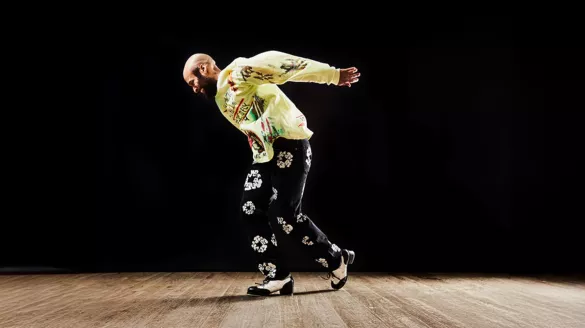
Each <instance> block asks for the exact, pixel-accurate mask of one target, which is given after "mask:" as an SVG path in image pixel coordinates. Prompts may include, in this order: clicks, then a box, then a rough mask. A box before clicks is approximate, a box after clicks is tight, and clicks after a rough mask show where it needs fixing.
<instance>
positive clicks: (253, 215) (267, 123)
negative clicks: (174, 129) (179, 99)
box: [183, 51, 360, 295]
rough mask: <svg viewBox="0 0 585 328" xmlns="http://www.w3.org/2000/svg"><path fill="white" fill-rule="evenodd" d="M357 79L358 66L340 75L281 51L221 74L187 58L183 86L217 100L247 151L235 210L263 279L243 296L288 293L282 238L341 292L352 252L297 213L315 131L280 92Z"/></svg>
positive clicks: (242, 61) (200, 57) (240, 61)
mask: <svg viewBox="0 0 585 328" xmlns="http://www.w3.org/2000/svg"><path fill="white" fill-rule="evenodd" d="M359 76H360V74H359V73H358V70H357V69H356V68H355V67H352V68H346V69H337V68H335V67H332V66H329V65H327V64H324V63H320V62H317V61H314V60H310V59H307V58H302V57H298V56H293V55H290V54H286V53H282V52H278V51H268V52H264V53H261V54H259V55H257V56H254V57H251V58H237V59H235V60H234V61H233V62H232V63H230V64H229V65H228V66H227V67H225V68H224V69H220V68H219V67H218V66H217V65H216V64H215V61H214V60H213V59H212V58H211V57H210V56H208V55H206V54H195V55H192V56H191V57H190V58H189V59H188V60H187V62H186V63H185V67H184V70H183V78H184V80H185V82H186V83H187V84H188V85H189V86H190V87H191V88H192V89H193V91H194V92H195V93H196V94H198V95H203V96H204V97H206V98H207V99H209V100H213V101H215V103H216V104H217V106H218V107H219V109H220V111H221V113H222V114H223V115H224V116H225V118H226V119H227V120H228V121H229V122H230V123H231V124H233V125H234V127H236V128H237V129H238V130H240V131H241V132H242V133H244V134H245V135H246V136H247V138H248V142H249V144H250V148H251V150H252V158H253V162H252V164H251V167H250V171H249V173H248V176H247V177H246V181H245V183H244V191H243V195H242V200H241V204H240V211H241V215H242V217H243V220H244V222H245V227H246V230H247V236H248V239H249V242H250V247H251V249H252V250H253V251H254V253H255V254H256V261H257V264H258V269H259V270H260V272H262V274H263V275H264V277H265V279H264V281H263V282H262V284H259V286H252V287H249V288H248V294H250V295H270V294H271V293H274V292H276V291H279V292H280V294H281V295H283V294H285V295H291V294H292V293H293V286H294V279H293V277H292V275H291V273H290V271H289V270H288V268H287V264H286V261H285V259H283V258H282V256H279V255H280V254H279V249H278V248H277V245H278V240H283V239H284V238H292V239H291V240H292V241H293V242H298V243H302V244H303V247H306V250H307V252H308V254H309V255H310V257H311V258H312V259H313V260H314V261H316V262H318V263H320V264H321V265H322V266H323V267H324V268H325V269H326V270H327V271H328V273H329V275H328V276H329V277H331V278H332V281H331V286H332V287H333V288H334V289H339V288H342V287H343V286H344V285H345V283H346V281H347V278H348V274H347V267H348V265H349V264H351V263H352V262H353V260H354V257H355V253H354V252H353V251H351V250H347V249H343V250H341V249H340V248H339V247H338V246H337V245H335V244H332V243H331V242H330V241H329V239H328V238H327V236H326V235H325V234H324V233H323V232H322V231H321V230H320V229H319V228H318V227H317V226H316V225H315V224H314V223H313V222H312V221H311V219H309V217H308V216H307V215H306V214H304V213H303V212H302V207H301V202H302V196H303V192H304V188H305V181H306V178H307V174H308V172H309V169H310V166H311V159H312V153H311V147H310V144H309V139H310V137H311V136H312V134H313V132H312V131H311V130H309V128H308V127H307V120H306V118H305V116H304V115H303V113H302V112H301V111H300V110H299V109H298V108H297V107H296V106H295V105H294V104H293V102H292V101H291V100H290V99H288V97H287V96H286V95H285V94H284V93H283V92H282V91H281V89H280V88H279V87H278V85H279V84H283V83H286V82H310V83H320V84H328V85H331V84H333V85H337V86H347V87H350V86H351V85H352V84H353V83H356V82H357V81H358V77H359ZM281 238H282V239H281ZM329 277H328V278H329Z"/></svg>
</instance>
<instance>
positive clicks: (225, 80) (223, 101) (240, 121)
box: [215, 51, 339, 163]
mask: <svg viewBox="0 0 585 328" xmlns="http://www.w3.org/2000/svg"><path fill="white" fill-rule="evenodd" d="M286 82H311V83H320V84H338V83H339V69H337V68H335V67H332V66H329V65H328V64H324V63H320V62H317V61H314V60H310V59H307V58H302V57H298V56H294V55H290V54H286V53H282V52H278V51H267V52H264V53H261V54H259V55H256V56H254V57H251V58H243V57H240V58H237V59H235V60H234V61H233V62H231V63H230V64H229V65H228V66H226V67H225V68H224V69H223V70H222V71H221V72H220V74H219V77H218V81H217V94H216V96H215V102H216V104H217V105H218V107H219V109H220V111H221V113H222V114H223V115H224V117H225V118H226V119H227V120H228V121H229V122H230V123H231V124H233V126H235V127H236V128H237V129H239V130H240V131H241V132H242V133H244V134H245V135H246V136H247V137H248V142H249V144H250V148H251V149H252V157H253V160H254V162H256V163H264V162H268V161H270V160H271V159H272V158H273V156H274V150H273V147H272V145H273V143H274V141H275V140H276V139H277V138H286V139H296V140H298V139H310V138H311V136H312V135H313V132H312V131H311V130H309V128H308V126H307V119H306V117H305V115H303V113H302V112H301V111H300V110H299V109H298V108H297V107H296V106H295V104H294V103H293V102H292V101H291V100H290V99H289V98H288V97H287V96H286V95H285V94H284V93H283V92H282V90H281V89H280V88H279V87H278V85H280V84H284V83H286Z"/></svg>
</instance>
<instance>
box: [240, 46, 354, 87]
mask: <svg viewBox="0 0 585 328" xmlns="http://www.w3.org/2000/svg"><path fill="white" fill-rule="evenodd" d="M236 75H237V78H239V79H241V80H242V81H244V82H246V83H250V84H256V85H259V84H266V83H273V84H284V83H286V82H311V83H320V84H329V85H330V84H334V85H339V86H351V83H355V82H357V81H358V79H357V78H358V77H359V73H358V71H357V69H356V68H355V67H352V68H348V69H338V68H335V67H332V66H330V65H328V64H325V63H321V62H318V61H315V60H311V59H308V58H303V57H298V56H294V55H290V54H287V53H283V52H279V51H268V52H264V53H261V54H259V55H257V56H255V57H252V58H249V59H246V60H244V61H243V62H241V63H240V64H239V67H238V70H237V71H236Z"/></svg>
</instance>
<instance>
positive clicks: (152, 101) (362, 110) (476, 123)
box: [0, 17, 585, 272]
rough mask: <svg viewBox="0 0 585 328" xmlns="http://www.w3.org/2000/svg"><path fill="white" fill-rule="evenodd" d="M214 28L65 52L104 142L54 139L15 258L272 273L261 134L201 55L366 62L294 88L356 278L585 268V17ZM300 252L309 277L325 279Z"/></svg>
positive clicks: (317, 201) (77, 266)
mask: <svg viewBox="0 0 585 328" xmlns="http://www.w3.org/2000/svg"><path fill="white" fill-rule="evenodd" d="M307 24H308V23H307ZM299 25H300V23H299ZM307 26H308V27H311V26H312V25H309V24H308V25H307ZM205 27H206V26H205V24H198V25H195V24H194V25H193V26H191V27H190V28H185V29H171V28H161V27H160V25H157V27H156V28H152V27H151V28H144V27H142V26H140V27H138V26H133V27H125V28H119V29H115V30H114V29H112V30H111V31H110V30H101V31H100V30H98V32H96V33H95V34H92V36H93V37H95V38H94V39H91V41H92V42H90V43H91V45H90V46H89V48H88V50H87V52H86V53H85V56H84V57H83V58H84V61H83V62H79V60H77V61H75V62H74V61H70V62H69V61H64V63H65V65H66V66H67V67H66V69H67V70H68V71H71V72H75V73H76V72H78V70H79V71H80V72H81V71H82V72H83V74H82V76H83V77H82V78H77V79H65V78H64V79H63V82H60V84H59V88H65V89H67V88H71V90H73V89H74V88H79V87H80V86H81V87H83V85H85V84H86V83H91V85H92V86H91V88H90V87H88V88H87V89H85V91H84V92H81V93H77V94H76V96H78V97H79V96H81V97H83V99H84V100H83V101H82V102H79V103H78V105H79V112H76V113H78V115H79V117H82V115H85V116H83V118H86V117H89V118H87V119H79V120H77V117H75V118H74V119H73V121H75V123H73V125H75V127H74V128H75V129H77V130H83V131H84V132H85V134H91V136H90V137H92V138H93V139H94V140H95V143H88V142H85V141H83V142H82V141H80V139H81V138H82V137H81V136H79V135H75V134H69V133H61V132H60V131H59V129H58V128H51V131H50V132H49V133H48V134H47V135H46V136H50V135H52V134H58V135H59V136H60V140H66V141H65V142H66V145H67V146H65V147H61V148H59V149H60V151H55V152H54V153H52V155H51V156H50V157H48V156H43V155H38V157H37V160H36V161H35V162H34V163H35V164H34V165H35V166H34V167H35V168H34V169H31V170H30V171H34V172H36V174H37V175H36V176H37V177H38V181H36V180H34V179H32V180H33V181H32V182H33V184H32V185H34V183H35V181H36V182H39V183H38V185H39V186H40V187H39V188H30V184H29V186H28V187H26V188H28V189H27V191H26V193H27V195H31V196H30V197H29V198H28V199H29V200H30V202H28V203H27V204H28V205H27V206H28V207H27V209H30V208H31V207H32V208H33V209H34V211H35V213H36V211H39V212H41V213H43V214H42V215H41V216H38V215H34V217H35V219H34V223H30V224H29V221H26V220H27V219H24V221H23V220H19V221H18V222H19V224H18V225H17V227H16V228H15V229H14V230H13V233H10V235H11V236H12V237H15V238H16V239H18V244H13V245H12V247H11V248H9V249H7V250H8V251H6V252H5V255H6V256H3V257H2V263H0V266H4V267H11V268H23V267H54V268H63V269H67V270H80V271H124V270H148V271H162V270H171V271H184V270H185V271H190V270H193V271H196V270H226V271H228V270H250V271H252V270H255V268H254V265H253V253H252V251H251V248H250V247H249V245H248V244H249V243H248V242H247V239H246V236H245V235H244V234H243V230H242V226H241V223H240V222H239V221H238V220H237V214H238V210H239V206H238V205H239V199H240V193H241V191H242V187H243V183H244V179H245V176H246V173H247V168H248V165H249V162H250V161H251V152H250V150H249V147H248V143H247V140H246V138H245V137H244V136H243V135H242V134H241V133H240V132H239V131H237V130H236V129H235V128H233V127H232V126H231V125H230V124H229V122H228V121H226V120H225V119H224V118H223V117H222V116H221V114H220V112H219V110H217V108H216V107H214V106H213V105H212V104H208V103H205V102H204V101H202V100H200V99H198V98H197V97H195V96H194V95H193V94H192V92H191V91H190V89H189V88H188V87H187V85H186V84H185V83H184V82H183V80H182V68H183V64H184V62H185V60H186V59H187V58H188V57H189V56H190V55H191V54H192V53H195V52H204V53H208V54H210V55H211V56H213V57H214V58H215V60H216V62H217V63H218V65H219V66H220V67H224V66H226V65H227V64H229V62H230V61H231V60H232V59H234V58H235V57H239V56H244V57H248V56H253V55H255V54H257V53H259V52H263V51H266V50H279V51H283V52H288V53H291V54H295V55H298V56H303V57H307V58H311V59H314V60H318V61H322V62H325V63H328V64H330V65H333V66H336V67H341V68H343V67H351V66H356V67H358V68H359V70H360V71H361V74H362V77H361V79H360V82H359V83H358V84H356V85H354V86H353V87H352V88H338V87H334V86H326V85H317V84H301V83H288V84H286V85H284V86H282V88H283V90H285V92H286V93H287V95H288V96H289V97H290V98H291V99H292V100H293V101H294V102H295V103H296V104H297V106H298V107H299V108H300V109H301V111H303V113H304V114H305V115H306V117H307V119H308V124H309V128H310V129H311V130H313V131H314V132H315V135H314V136H313V138H312V139H311V143H312V148H313V166H312V170H311V173H310V175H309V179H308V182H307V188H306V191H305V198H304V212H305V213H307V214H308V215H309V216H310V217H311V218H312V220H313V221H315V223H316V224H317V225H318V226H319V227H320V228H321V229H322V230H323V231H324V232H325V233H326V234H327V235H328V236H329V238H330V239H331V240H332V242H334V243H336V244H337V245H339V246H340V247H346V248H350V249H353V250H355V251H356V253H357V258H356V262H355V265H354V269H353V270H363V271H386V270H387V271H427V270H428V271H497V272H535V271H538V272H560V271H563V272H564V271H578V270H582V264H581V262H582V260H578V258H579V257H581V255H582V254H581V252H582V250H583V247H582V237H581V235H582V233H581V230H580V229H579V226H580V221H581V220H582V219H583V218H584V217H585V215H583V214H584V211H583V197H582V195H583V184H581V183H580V181H579V179H578V178H577V175H579V174H580V170H581V169H582V168H583V166H582V162H580V161H579V160H580V156H581V154H582V152H583V144H582V140H581V139H582V137H583V132H582V130H583V128H582V116H583V115H582V110H583V108H584V107H583V87H584V86H585V85H584V84H585V83H584V82H583V77H584V75H583V66H584V65H583V59H584V58H585V57H584V55H585V52H584V51H583V48H582V44H581V43H580V42H581V41H580V38H578V37H574V36H573V34H571V33H569V32H570V31H575V28H577V26H576V23H574V22H572V21H568V20H563V19H562V18H559V19H558V20H556V21H554V22H552V21H550V20H549V21H543V20H540V19H526V17H524V18H523V19H519V18H518V17H457V18H453V19H438V18H435V19H428V18H420V17H419V18H412V17H409V18H405V17H404V18H402V19H400V20H398V19H396V18H394V19H392V20H389V21H384V22H381V24H378V25H376V26H374V25H372V26H370V25H361V26H358V27H355V28H353V31H354V32H355V33H356V35H355V36H350V35H349V34H348V32H349V30H343V29H337V28H334V27H327V28H325V27H324V28H315V29H311V28H308V29H307V32H304V31H303V32H300V30H292V29H291V31H290V32H289V31H284V30H282V29H274V32H276V34H277V35H276V36H275V37H267V36H266V34H265V33H266V32H263V33H261V34H259V35H260V36H255V34H254V33H252V31H248V32H245V33H244V32H242V31H241V30H237V29H236V30H237V31H234V30H232V29H230V27H229V26H226V25H224V26H223V27H224V28H223V29H221V31H220V30H218V29H213V32H214V33H213V34H212V33H211V32H210V29H206V28H205ZM224 29H225V31H224ZM368 38H371V39H368ZM69 56H70V57H74V55H73V54H72V53H69ZM67 58H69V57H67ZM77 59H79V58H77ZM85 59H87V61H85ZM78 62H79V63H78ZM77 76H78V77H79V75H77ZM88 89H89V90H88ZM76 90H77V89H76ZM68 94H73V92H70V93H68ZM61 97H63V98H65V97H68V95H67V94H64V93H58V94H57V95H56V96H55V95H54V96H53V98H52V100H53V101H56V102H58V101H60V99H61ZM84 107H92V108H93V107H95V109H96V111H95V116H94V115H93V114H94V112H91V114H90V115H86V114H84V109H83V108H84ZM57 112H58V111H57ZM62 116H65V115H62ZM74 116H75V115H74ZM70 119H71V117H68V118H67V120H70ZM67 122H69V121H67ZM94 126H95V129H94ZM85 134H84V135H85ZM37 140H38V142H40V143H41V144H42V145H43V148H42V149H43V150H46V151H47V152H50V151H49V150H47V149H52V148H50V147H49V148H46V147H44V146H47V147H48V143H43V137H42V136H40V137H39V138H38V139H37ZM39 147H40V146H39ZM87 153H89V155H87V156H81V154H83V155H86V154H87ZM43 154H44V153H43ZM38 163H44V164H43V165H44V167H45V169H39V166H40V164H38ZM37 164H38V166H37ZM31 165H33V164H31ZM49 168H50V169H49ZM53 168H56V170H53ZM56 172H58V173H56ZM57 174H58V175H59V176H57ZM88 176H89V178H88ZM40 181H43V182H42V183H41V182H40ZM45 181H50V182H51V183H50V184H49V183H45ZM70 182H72V183H70ZM70 186H74V187H70ZM62 188H64V189H67V190H66V191H65V192H60V191H58V190H61V189H62ZM31 189H34V191H33V190H31ZM35 197H37V198H38V199H42V201H41V202H38V203H36V204H37V205H32V204H31V203H35V201H32V200H33V199H35ZM25 212H27V210H25ZM22 217H23V218H25V217H26V216H25V215H24V216H22ZM27 246H30V247H31V248H30V249H27V248H26V247H27ZM290 254H291V255H290V256H291V261H292V263H293V266H294V267H295V269H296V270H320V267H319V266H318V265H317V264H315V263H312V262H311V261H310V260H309V259H307V258H304V257H303V255H302V254H298V253H295V250H294V249H291V250H290Z"/></svg>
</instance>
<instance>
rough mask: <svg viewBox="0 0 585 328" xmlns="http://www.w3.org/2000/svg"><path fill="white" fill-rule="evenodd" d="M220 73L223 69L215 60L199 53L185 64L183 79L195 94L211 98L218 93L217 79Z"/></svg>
mask: <svg viewBox="0 0 585 328" xmlns="http://www.w3.org/2000/svg"><path fill="white" fill-rule="evenodd" d="M220 72H221V69H219V67H217V65H215V60H213V58H211V56H209V55H207V54H201V53H198V54H194V55H192V56H191V57H189V59H187V61H186V62H185V67H184V68H183V79H184V80H185V82H187V84H188V85H189V86H190V87H191V88H192V89H193V92H195V93H196V94H203V95H204V96H206V97H207V98H210V97H214V96H215V93H216V92H217V86H216V84H217V77H218V75H219V73H220Z"/></svg>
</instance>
